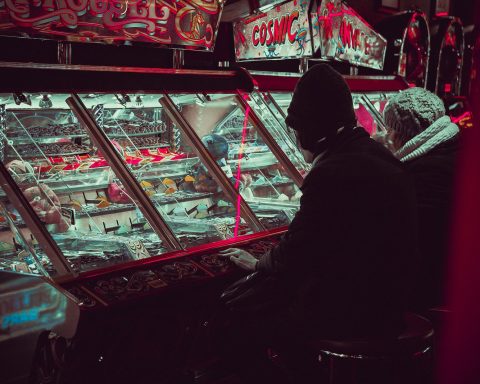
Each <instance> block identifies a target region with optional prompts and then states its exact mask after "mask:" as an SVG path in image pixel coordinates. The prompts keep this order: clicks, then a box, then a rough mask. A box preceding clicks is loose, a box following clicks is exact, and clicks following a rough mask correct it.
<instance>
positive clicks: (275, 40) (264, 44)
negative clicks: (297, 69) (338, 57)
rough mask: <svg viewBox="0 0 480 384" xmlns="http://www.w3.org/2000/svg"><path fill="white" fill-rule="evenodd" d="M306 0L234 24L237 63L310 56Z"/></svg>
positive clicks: (292, 2)
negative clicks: (240, 61)
mask: <svg viewBox="0 0 480 384" xmlns="http://www.w3.org/2000/svg"><path fill="white" fill-rule="evenodd" d="M306 4H308V2H307V1H306V0H304V1H301V2H298V1H297V0H293V1H290V2H287V3H284V4H282V5H279V6H277V7H275V8H273V9H271V10H269V11H268V12H266V13H261V14H258V15H254V16H251V17H247V18H245V19H242V20H240V21H237V22H235V23H234V41H235V56H236V58H237V60H262V59H280V58H294V57H304V56H311V54H312V44H311V37H310V26H309V18H308V7H306V6H305V5H306Z"/></svg>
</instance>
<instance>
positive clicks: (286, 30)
mask: <svg viewBox="0 0 480 384" xmlns="http://www.w3.org/2000/svg"><path fill="white" fill-rule="evenodd" d="M298 17H299V12H298V11H293V12H292V13H291V14H289V15H288V14H287V15H285V16H282V17H281V18H280V19H278V18H275V19H270V20H268V21H267V22H263V23H261V25H258V24H257V25H255V26H254V27H253V32H252V43H253V45H254V46H255V47H257V46H258V45H259V44H260V45H262V46H264V45H266V46H267V47H269V46H270V45H272V44H285V40H286V38H287V36H288V41H289V42H290V44H293V43H295V41H296V38H297V31H292V26H293V24H294V22H295V21H296V20H298Z"/></svg>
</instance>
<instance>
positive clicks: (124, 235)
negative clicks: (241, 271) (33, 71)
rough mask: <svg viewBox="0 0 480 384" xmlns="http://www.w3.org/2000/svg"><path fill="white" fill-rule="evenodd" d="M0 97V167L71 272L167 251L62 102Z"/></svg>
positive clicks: (50, 98) (48, 98) (57, 97)
mask: <svg viewBox="0 0 480 384" xmlns="http://www.w3.org/2000/svg"><path fill="white" fill-rule="evenodd" d="M68 96H69V95H58V94H57V95H49V94H14V95H0V104H3V105H4V109H3V110H4V119H5V120H4V125H3V127H2V128H1V132H0V138H1V145H2V156H3V158H2V162H3V164H4V165H5V166H6V168H7V169H8V170H9V171H10V174H11V175H12V176H13V178H14V180H15V182H16V183H17V185H18V186H19V188H20V189H21V190H22V192H23V194H24V196H25V197H26V199H27V200H28V201H29V203H30V205H31V207H32V208H33V210H34V211H35V213H36V214H37V216H38V217H39V219H40V220H41V222H42V223H43V224H44V225H45V227H46V228H47V230H48V231H49V232H50V234H51V235H52V237H53V239H54V240H55V241H56V243H57V244H58V246H59V248H60V249H61V251H62V252H63V255H64V256H65V257H66V259H67V261H68V264H69V265H70V267H71V269H72V270H73V271H85V270H89V269H94V268H100V267H106V266H110V265H113V264H117V263H120V262H125V261H129V260H136V259H140V258H145V257H149V256H152V255H158V254H160V253H163V252H165V251H166V248H165V247H164V246H163V245H162V242H161V240H160V239H159V237H158V236H157V235H156V234H155V233H154V232H153V230H152V229H151V227H150V225H149V223H148V222H147V221H146V220H145V218H144V217H143V215H142V213H141V212H140V209H139V208H138V206H137V204H136V203H135V201H134V200H133V199H132V197H131V196H129V195H128V193H127V192H126V191H125V189H124V187H123V185H122V184H121V182H120V181H119V180H118V179H117V177H116V175H115V174H114V173H113V172H112V170H111V168H110V166H109V164H108V162H107V160H106V159H105V158H104V157H103V154H102V151H101V149H99V148H96V146H95V145H94V144H93V142H92V141H91V139H90V137H89V135H88V134H87V131H86V130H85V129H84V128H83V127H82V126H81V125H80V124H79V123H78V121H77V119H76V118H75V116H74V114H73V113H72V111H71V110H70V109H69V107H68V106H67V104H66V102H65V100H66V99H67V97H68Z"/></svg>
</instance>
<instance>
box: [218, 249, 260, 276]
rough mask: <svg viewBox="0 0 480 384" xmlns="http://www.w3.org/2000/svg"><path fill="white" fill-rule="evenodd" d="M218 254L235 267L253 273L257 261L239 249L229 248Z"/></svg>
mask: <svg viewBox="0 0 480 384" xmlns="http://www.w3.org/2000/svg"><path fill="white" fill-rule="evenodd" d="M219 254H220V255H221V256H223V257H227V258H228V259H230V261H232V262H233V263H234V264H235V265H236V266H238V267H240V268H242V269H245V270H247V271H255V268H256V265H257V263H258V260H257V259H256V258H255V257H253V256H252V255H251V254H250V253H248V252H247V251H244V250H243V249H239V248H229V249H225V250H223V251H220V252H219Z"/></svg>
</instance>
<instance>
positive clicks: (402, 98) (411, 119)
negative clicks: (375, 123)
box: [383, 88, 445, 140]
mask: <svg viewBox="0 0 480 384" xmlns="http://www.w3.org/2000/svg"><path fill="white" fill-rule="evenodd" d="M443 116H445V106H444V104H443V101H442V100H441V99H440V98H439V97H438V96H437V95H435V94H433V93H432V92H430V91H427V90H426V89H423V88H409V89H407V90H405V91H402V92H400V93H398V94H396V95H394V96H392V97H391V98H390V99H389V101H388V104H387V105H386V107H385V110H384V111H383V117H384V119H385V124H386V126H387V128H388V129H389V130H390V129H391V130H394V131H396V132H397V133H399V134H400V135H401V136H402V137H403V138H404V139H406V140H408V139H411V138H412V137H414V136H416V135H418V134H419V133H420V132H422V131H424V130H426V129H427V128H428V127H429V126H430V125H432V124H433V123H434V122H435V121H437V120H438V119H439V118H441V117H443Z"/></svg>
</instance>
